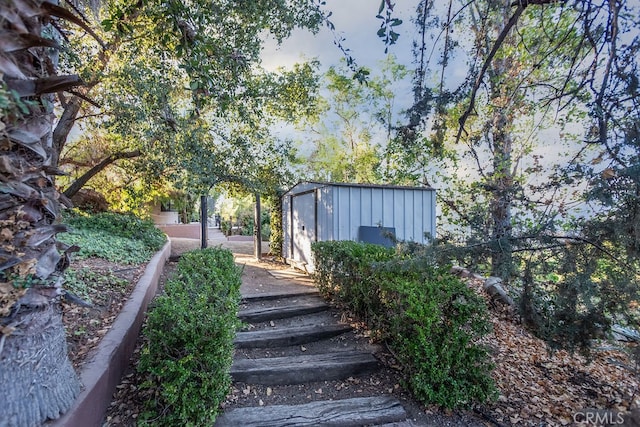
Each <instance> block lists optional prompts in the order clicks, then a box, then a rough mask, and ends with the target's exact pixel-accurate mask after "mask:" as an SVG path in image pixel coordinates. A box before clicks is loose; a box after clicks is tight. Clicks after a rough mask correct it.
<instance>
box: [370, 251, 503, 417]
mask: <svg viewBox="0 0 640 427" xmlns="http://www.w3.org/2000/svg"><path fill="white" fill-rule="evenodd" d="M390 265H391V267H389V265H387V266H385V268H383V269H381V270H378V271H376V273H375V274H374V277H373V281H374V282H375V283H377V284H378V286H379V288H380V297H381V306H382V310H381V311H380V313H379V315H378V316H377V317H376V318H375V319H373V320H372V322H371V323H372V326H373V327H374V328H375V329H377V330H381V331H382V332H383V336H384V337H385V338H386V339H387V341H388V343H389V347H390V348H391V349H392V350H393V353H394V355H395V356H396V357H397V358H398V361H399V362H400V365H401V366H403V369H404V374H405V376H406V378H407V383H408V386H409V388H410V390H411V391H412V392H413V394H414V395H415V396H416V397H417V398H418V399H419V400H421V401H423V402H428V403H436V404H438V405H441V406H443V407H445V408H454V407H458V406H468V405H469V404H471V403H472V402H474V401H480V402H482V401H485V400H488V399H490V398H492V397H494V394H495V385H494V383H493V379H492V378H491V370H492V368H493V366H492V365H491V363H490V361H489V354H488V351H487V349H486V348H485V347H484V346H482V345H480V344H479V343H478V341H479V340H480V339H481V338H482V337H483V336H485V335H486V334H487V333H489V332H490V330H491V324H490V322H489V320H488V315H487V310H486V304H485V302H484V300H483V299H482V297H480V296H479V295H478V294H477V293H475V292H474V291H473V290H471V289H469V288H468V287H467V285H466V284H465V283H463V282H461V281H460V280H459V279H458V278H457V277H454V276H452V275H451V274H450V273H449V272H448V268H435V267H431V266H428V265H424V264H423V266H422V268H420V269H415V270H413V271H408V270H405V269H404V268H398V264H390ZM412 265H413V266H418V265H420V264H412Z"/></svg>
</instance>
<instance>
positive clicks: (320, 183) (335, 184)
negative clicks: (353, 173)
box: [287, 181, 435, 194]
mask: <svg viewBox="0 0 640 427" xmlns="http://www.w3.org/2000/svg"><path fill="white" fill-rule="evenodd" d="M300 185H304V186H305V187H306V188H305V190H303V191H308V189H309V187H308V186H309V185H311V186H313V185H315V186H317V187H359V188H389V189H397V190H427V191H435V188H433V187H427V186H424V187H418V186H403V185H391V184H364V183H347V182H325V181H300V182H298V183H297V184H296V185H294V186H293V187H291V188H290V189H289V190H288V191H287V193H294V194H295V192H294V190H295V188H296V187H298V186H300Z"/></svg>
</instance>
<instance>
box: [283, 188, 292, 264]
mask: <svg viewBox="0 0 640 427" xmlns="http://www.w3.org/2000/svg"><path fill="white" fill-rule="evenodd" d="M282 256H283V257H284V258H285V259H288V258H291V196H289V195H284V196H282Z"/></svg>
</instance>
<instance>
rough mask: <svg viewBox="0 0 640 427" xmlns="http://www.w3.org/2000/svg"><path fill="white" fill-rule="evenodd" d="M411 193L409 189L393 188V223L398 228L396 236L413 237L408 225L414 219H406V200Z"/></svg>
mask: <svg viewBox="0 0 640 427" xmlns="http://www.w3.org/2000/svg"><path fill="white" fill-rule="evenodd" d="M409 193H410V191H409V190H402V189H394V190H393V205H392V207H393V225H394V227H395V228H396V237H398V238H400V239H404V240H406V239H410V238H411V231H410V230H408V229H407V225H409V224H411V222H412V221H411V220H410V221H406V220H405V216H404V215H405V209H406V206H405V202H406V201H407V198H408V197H407V195H408V194H409Z"/></svg>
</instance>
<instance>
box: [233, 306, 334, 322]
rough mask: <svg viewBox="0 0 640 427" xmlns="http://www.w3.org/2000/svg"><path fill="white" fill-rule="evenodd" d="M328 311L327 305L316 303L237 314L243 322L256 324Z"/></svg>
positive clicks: (251, 310)
mask: <svg viewBox="0 0 640 427" xmlns="http://www.w3.org/2000/svg"><path fill="white" fill-rule="evenodd" d="M328 309H329V305H328V304H326V303H324V302H322V301H318V302H312V303H305V304H292V305H285V306H279V307H267V308H254V309H246V310H241V311H239V312H238V318H239V319H240V320H242V321H243V322H248V323H256V322H266V321H269V320H276V319H286V318H289V317H295V316H303V315H305V314H313V313H319V312H321V311H326V310H328Z"/></svg>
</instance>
